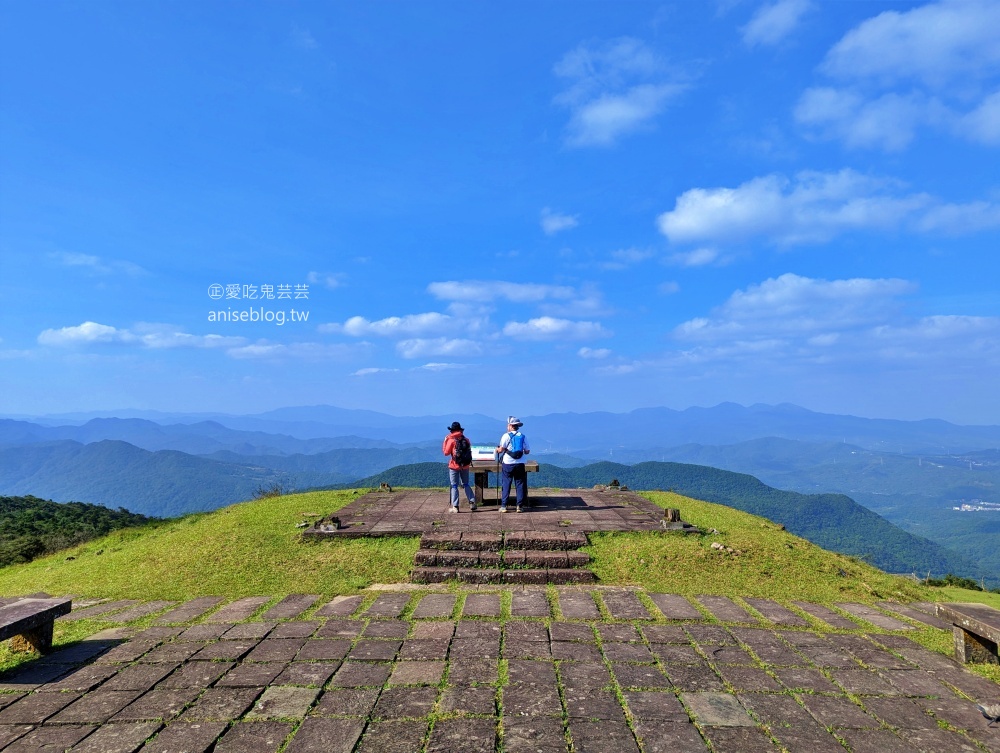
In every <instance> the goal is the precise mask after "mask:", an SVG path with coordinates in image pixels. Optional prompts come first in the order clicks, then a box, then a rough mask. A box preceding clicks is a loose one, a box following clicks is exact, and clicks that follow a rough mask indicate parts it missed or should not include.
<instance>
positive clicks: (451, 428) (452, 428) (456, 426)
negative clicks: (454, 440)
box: [448, 421, 465, 431]
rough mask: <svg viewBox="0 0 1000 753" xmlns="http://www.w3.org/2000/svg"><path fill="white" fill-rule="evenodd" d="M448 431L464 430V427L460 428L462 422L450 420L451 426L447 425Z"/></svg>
mask: <svg viewBox="0 0 1000 753" xmlns="http://www.w3.org/2000/svg"><path fill="white" fill-rule="evenodd" d="M448 431H465V429H463V428H462V424H460V423H459V422H458V421H452V422H451V426H449V427H448Z"/></svg>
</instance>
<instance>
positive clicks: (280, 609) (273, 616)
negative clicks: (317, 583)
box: [261, 594, 319, 620]
mask: <svg viewBox="0 0 1000 753" xmlns="http://www.w3.org/2000/svg"><path fill="white" fill-rule="evenodd" d="M317 601H319V596H315V595H310V594H289V595H288V596H286V597H285V598H284V599H282V600H281V601H279V602H278V603H277V604H275V605H274V606H273V607H271V608H270V609H268V610H267V611H266V612H264V614H263V615H261V619H262V620H293V619H295V618H296V617H298V616H299V615H301V614H302V613H303V612H305V611H306V610H307V609H309V607H311V606H312V605H313V604H315V603H316V602H317Z"/></svg>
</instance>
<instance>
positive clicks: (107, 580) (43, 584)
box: [0, 491, 418, 601]
mask: <svg viewBox="0 0 1000 753" xmlns="http://www.w3.org/2000/svg"><path fill="white" fill-rule="evenodd" d="M357 494H358V493H357V492H351V491H336V492H312V493H307V494H294V495H289V496H283V497H276V498H271V499H263V500H257V501H253V502H243V503H241V504H237V505H232V506H230V507H226V508H222V509H220V510H216V511H215V512H211V513H201V514H196V515H186V516H184V517H182V518H174V519H170V520H166V521H163V522H159V523H154V524H151V525H148V526H142V527H139V528H128V529H123V530H120V531H115V532H114V533H112V534H110V535H108V536H105V537H103V538H100V539H96V540H94V541H90V542H87V543H86V544H83V545H81V546H78V547H74V548H73V549H68V550H65V551H62V552H59V553H58V554H54V555H52V556H49V557H45V558H42V559H38V560H35V561H34V562H29V563H27V564H24V565H14V566H10V567H6V568H3V569H2V570H0V593H2V594H9V595H17V594H25V593H32V592H36V591H46V592H48V593H52V594H85V595H86V596H90V597H106V598H111V599H125V598H131V599H142V600H144V601H148V600H151V599H176V600H181V599H190V598H194V597H196V596H225V597H227V598H231V599H235V598H239V597H242V596H251V595H268V596H281V595H285V594H289V593H315V594H320V595H323V596H333V595H337V594H345V593H354V592H356V591H358V590H359V589H361V588H364V587H366V586H368V585H370V584H371V583H375V582H381V583H396V582H401V581H405V580H407V579H408V577H409V572H410V567H411V566H412V564H413V555H414V553H415V552H416V550H417V547H418V541H417V539H415V538H402V537H393V538H380V539H348V540H341V541H318V542H311V541H309V542H307V541H303V540H302V539H301V537H300V533H301V529H299V528H296V525H297V524H298V523H301V522H303V521H305V520H310V521H311V520H313V519H314V518H313V517H306V516H305V514H306V513H318V514H323V515H326V514H329V513H332V512H336V511H337V510H339V509H340V508H341V507H344V506H345V505H347V504H348V503H349V502H351V501H352V500H354V499H355V498H356V496H357Z"/></svg>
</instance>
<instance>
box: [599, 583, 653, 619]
mask: <svg viewBox="0 0 1000 753" xmlns="http://www.w3.org/2000/svg"><path fill="white" fill-rule="evenodd" d="M600 595H601V598H602V600H603V601H604V606H605V608H606V609H607V610H608V614H610V615H611V616H612V617H613V618H614V619H616V620H651V619H653V615H651V614H650V613H649V610H648V609H647V608H646V605H645V604H643V603H642V601H641V600H640V599H639V597H638V596H637V595H636V593H635V592H634V591H628V590H625V589H603V590H601V592H600Z"/></svg>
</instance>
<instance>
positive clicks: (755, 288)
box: [658, 274, 1000, 380]
mask: <svg viewBox="0 0 1000 753" xmlns="http://www.w3.org/2000/svg"><path fill="white" fill-rule="evenodd" d="M914 290H915V286H914V285H913V284H912V283H910V282H908V281H906V280H900V279H869V278H857V279H848V280H821V279H812V278H808V277H800V276H798V275H794V274H785V275H781V276H780V277H777V278H773V279H769V280H765V281H764V282H762V283H760V284H758V285H751V286H749V287H747V288H746V289H744V290H737V291H736V292H734V293H733V294H732V296H730V298H729V300H727V301H726V302H725V303H723V304H722V305H720V306H718V307H716V308H715V309H713V310H712V311H711V312H710V313H709V314H708V315H707V316H704V317H697V318H695V319H691V320H689V321H687V322H684V323H683V324H681V325H680V326H678V327H676V328H675V329H674V330H673V332H672V337H673V339H674V340H675V342H676V343H677V344H678V346H679V349H677V350H674V351H671V352H669V353H668V354H666V355H665V357H664V358H663V359H662V360H660V361H659V363H658V365H659V366H660V367H663V368H667V369H668V370H670V371H672V372H674V373H686V372H689V373H691V374H698V375H702V374H706V373H713V374H715V375H716V376H717V377H718V375H720V374H729V375H730V376H731V377H737V376H738V378H740V379H743V378H752V379H765V378H766V379H768V380H772V379H779V376H778V375H779V373H780V374H782V375H783V376H782V377H781V378H792V377H790V376H789V375H793V374H798V375H799V377H798V378H805V379H808V380H821V379H823V378H825V377H826V376H829V375H830V374H831V373H832V371H831V370H836V369H837V368H840V367H843V368H844V369H846V370H847V371H846V373H849V374H852V375H857V374H864V373H868V372H869V371H872V372H873V373H879V374H883V375H884V374H885V373H887V372H889V371H895V370H899V369H901V368H904V367H905V368H915V369H920V370H922V371H921V372H918V373H924V376H922V377H920V378H921V379H924V377H926V374H928V373H937V372H938V370H939V369H940V367H941V366H942V365H943V364H947V370H948V371H952V370H953V369H958V368H974V369H976V370H982V369H985V368H993V367H994V365H1000V317H976V316H962V315H936V316H928V317H922V318H913V317H909V316H907V315H906V307H905V305H904V304H905V296H906V295H908V294H909V293H912V292H913V291H914ZM817 368H819V369H820V371H816V369H817ZM925 372H926V373H925ZM852 378H853V377H852Z"/></svg>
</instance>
